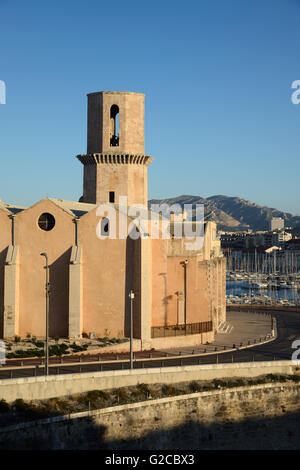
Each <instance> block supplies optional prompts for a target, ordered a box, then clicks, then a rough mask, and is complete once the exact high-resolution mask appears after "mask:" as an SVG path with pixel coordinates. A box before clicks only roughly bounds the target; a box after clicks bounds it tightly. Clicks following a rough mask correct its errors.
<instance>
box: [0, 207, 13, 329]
mask: <svg viewBox="0 0 300 470" xmlns="http://www.w3.org/2000/svg"><path fill="white" fill-rule="evenodd" d="M10 244H11V220H10V219H9V217H8V213H7V212H5V211H2V210H1V209H0V338H3V313H4V303H3V301H4V265H5V259H6V254H7V248H8V245H10Z"/></svg>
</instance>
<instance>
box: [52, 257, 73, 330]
mask: <svg viewBox="0 0 300 470" xmlns="http://www.w3.org/2000/svg"><path fill="white" fill-rule="evenodd" d="M71 250H72V248H69V249H68V250H67V251H65V253H63V254H62V255H61V256H60V257H59V258H57V259H56V260H55V261H54V263H52V264H51V265H50V266H49V281H50V299H49V336H52V337H54V336H60V337H67V336H68V329H69V326H68V315H69V264H70V257H71Z"/></svg>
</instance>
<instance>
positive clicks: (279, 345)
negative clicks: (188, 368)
mask: <svg viewBox="0 0 300 470" xmlns="http://www.w3.org/2000/svg"><path fill="white" fill-rule="evenodd" d="M269 313H271V312H269ZM272 315H273V316H274V317H276V319H277V338H276V339H275V340H274V341H271V342H269V343H266V344H262V345H259V346H253V347H251V348H246V349H240V350H236V351H234V352H223V353H219V354H217V353H216V354H210V355H196V354H195V355H193V356H192V357H191V356H189V357H184V356H183V357H182V358H179V357H178V356H177V357H173V358H172V357H169V358H159V359H148V360H143V359H141V360H138V361H136V362H135V363H134V367H135V368H146V367H167V366H179V365H193V364H216V363H217V362H218V363H219V364H220V363H230V362H234V363H237V362H251V361H272V360H277V361H280V360H290V359H291V356H292V353H293V351H294V350H293V349H292V347H291V346H292V343H293V341H294V340H295V339H299V340H300V312H275V311H274V312H272ZM128 368H129V362H128V360H127V361H126V360H124V361H123V360H118V361H116V360H114V361H112V362H105V363H103V362H102V363H101V362H97V363H96V362H92V363H84V362H82V363H80V365H79V364H78V365H67V364H66V365H61V366H58V365H56V366H55V365H50V366H49V374H51V375H52V374H58V373H59V374H68V373H84V372H93V371H105V370H118V369H119V370H120V369H128ZM43 374H44V370H43V367H42V366H40V367H39V368H38V369H36V368H35V367H29V368H22V367H19V368H17V369H14V370H11V369H9V368H8V367H7V366H6V367H4V368H2V369H0V379H9V378H12V377H13V378H18V377H28V376H34V375H39V376H40V375H43Z"/></svg>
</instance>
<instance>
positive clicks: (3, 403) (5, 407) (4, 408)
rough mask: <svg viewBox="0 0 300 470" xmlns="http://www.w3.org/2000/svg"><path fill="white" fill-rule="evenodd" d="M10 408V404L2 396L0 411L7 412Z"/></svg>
mask: <svg viewBox="0 0 300 470" xmlns="http://www.w3.org/2000/svg"><path fill="white" fill-rule="evenodd" d="M9 410H10V407H9V404H8V403H7V402H6V401H5V400H4V399H3V398H2V399H1V400H0V413H7V412H8V411H9Z"/></svg>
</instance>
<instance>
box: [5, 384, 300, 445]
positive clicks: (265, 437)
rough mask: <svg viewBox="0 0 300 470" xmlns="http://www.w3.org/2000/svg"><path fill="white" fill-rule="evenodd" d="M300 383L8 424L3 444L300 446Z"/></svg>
mask: <svg viewBox="0 0 300 470" xmlns="http://www.w3.org/2000/svg"><path fill="white" fill-rule="evenodd" d="M299 398H300V384H296V383H273V384H264V385H255V386H248V387H238V388H232V389H225V390H215V391H209V392H201V393H193V394H190V395H182V396H176V397H170V398H163V399H159V400H151V401H147V402H140V403H136V404H133V405H132V404H130V405H122V406H117V407H113V408H106V409H101V410H96V411H94V412H92V413H86V412H85V413H77V414H74V415H70V416H69V417H56V418H51V419H48V420H40V421H37V422H34V423H25V424H20V425H16V426H10V427H7V428H2V429H1V430H0V449H6V448H14V449H19V448H26V449H30V448H42V449H75V448H76V449H103V448H104V449H143V450H146V449H150V450H158V449H164V450H172V449H173V450H188V449H190V450H192V449H218V448H230V449H276V448H281V449H284V448H288V449H290V448H293V449H294V448H299V447H300V442H299V437H298V434H297V421H298V420H299V411H298V410H299V407H300V405H299Z"/></svg>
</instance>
